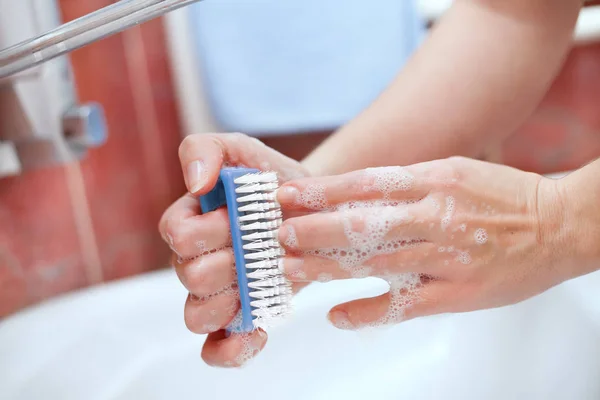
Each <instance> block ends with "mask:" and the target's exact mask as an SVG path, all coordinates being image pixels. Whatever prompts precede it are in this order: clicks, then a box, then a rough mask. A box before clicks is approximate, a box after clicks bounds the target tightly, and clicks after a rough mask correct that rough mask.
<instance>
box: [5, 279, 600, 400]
mask: <svg viewBox="0 0 600 400" xmlns="http://www.w3.org/2000/svg"><path fill="white" fill-rule="evenodd" d="M383 290H385V285H384V284H383V283H382V282H381V281H379V280H376V279H365V280H358V281H347V282H332V283H327V284H315V285H314V286H313V287H310V288H308V289H306V290H305V291H304V292H303V293H301V294H300V295H299V296H297V298H296V300H295V303H296V305H295V307H296V313H295V315H294V317H293V318H292V319H291V320H289V322H287V323H286V324H284V325H281V326H279V327H277V328H274V329H272V330H271V331H270V332H269V333H270V341H269V344H268V345H267V348H266V349H265V351H264V352H263V353H262V354H261V355H260V356H259V357H258V358H257V359H256V360H254V361H253V362H251V363H249V364H248V365H247V366H246V367H245V368H243V369H241V370H226V369H215V368H211V367H208V366H206V365H204V363H203V362H202V360H201V359H200V355H199V354H200V349H201V345H202V343H203V340H204V338H203V337H200V336H197V335H193V334H191V333H189V332H188V331H187V330H186V328H185V326H184V323H183V302H184V299H185V296H186V292H185V290H184V289H183V288H182V287H181V285H180V284H179V282H178V280H177V278H176V276H175V275H174V272H173V271H171V270H168V271H160V272H157V273H152V274H147V275H143V276H139V277H136V278H132V279H129V280H124V281H120V282H117V283H112V284H107V285H104V286H101V287H96V288H92V289H87V290H85V291H81V292H78V293H74V294H70V295H66V296H63V297H60V298H57V299H55V300H52V301H50V302H47V303H44V304H42V305H40V306H37V307H34V308H31V309H28V310H26V311H24V312H22V313H19V314H17V315H15V316H13V317H10V318H7V319H5V320H4V321H2V322H0V398H2V399H12V400H24V399H27V400H30V399H35V400H37V399H44V400H54V399H57V400H71V399H78V400H79V399H86V400H105V399H106V400H108V399H110V400H125V399H127V400H131V399H144V400H153V399H169V400H171V399H191V398H197V399H240V398H245V399H286V400H295V399H310V400H320V399H323V400H325V399H338V398H339V399H344V400H351V399H365V398H373V399H378V400H381V399H394V400H397V399H461V400H465V399H473V400H475V399H477V400H480V399H491V400H495V399H498V400H506V399H544V400H553V399H556V400H558V399H560V400H564V399H578V400H587V399H590V400H592V399H595V400H597V399H599V398H600V380H598V376H600V340H599V339H598V338H600V294H599V293H600V274H591V275H588V276H585V277H582V278H578V279H576V280H572V281H569V282H567V283H565V284H563V285H561V286H558V287H556V288H554V289H552V290H550V291H548V292H546V293H544V294H542V295H540V296H538V297H535V298H533V299H530V300H528V301H525V302H523V303H520V304H518V305H515V306H511V307H505V308H501V309H495V310H488V311H481V312H474V313H468V314H460V315H444V316H438V317H430V318H424V319H420V320H414V321H410V322H407V323H404V324H401V325H398V326H395V327H392V328H386V329H382V330H377V331H372V332H362V333H360V332H359V333H355V332H345V331H339V330H337V329H335V328H333V327H332V326H330V325H329V324H328V323H327V322H326V319H325V313H326V312H327V310H328V309H329V307H331V306H333V305H335V304H337V303H339V302H340V301H344V300H348V299H352V298H356V297H357V296H363V295H371V294H378V293H381V292H382V291H383Z"/></svg>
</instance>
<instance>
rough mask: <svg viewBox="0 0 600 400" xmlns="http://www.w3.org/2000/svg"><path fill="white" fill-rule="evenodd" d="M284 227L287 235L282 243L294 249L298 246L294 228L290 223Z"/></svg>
mask: <svg viewBox="0 0 600 400" xmlns="http://www.w3.org/2000/svg"><path fill="white" fill-rule="evenodd" d="M286 229H287V230H288V232H287V233H288V236H287V238H286V239H285V242H283V244H284V245H285V246H287V247H288V248H290V249H294V248H296V247H298V239H297V237H296V230H295V229H294V227H293V226H291V225H288V226H287V228H286Z"/></svg>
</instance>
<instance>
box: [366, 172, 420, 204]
mask: <svg viewBox="0 0 600 400" xmlns="http://www.w3.org/2000/svg"><path fill="white" fill-rule="evenodd" d="M365 173H366V174H367V175H368V176H372V177H374V178H375V181H374V182H373V185H372V186H370V187H365V189H366V190H367V191H368V190H376V191H378V192H381V193H383V198H384V199H386V200H389V199H390V198H391V194H392V193H394V192H398V191H407V190H410V189H411V188H412V185H413V182H414V176H413V175H412V174H410V173H409V172H408V171H407V170H406V169H405V168H402V167H379V168H368V169H366V170H365Z"/></svg>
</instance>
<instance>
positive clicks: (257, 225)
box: [240, 219, 281, 231]
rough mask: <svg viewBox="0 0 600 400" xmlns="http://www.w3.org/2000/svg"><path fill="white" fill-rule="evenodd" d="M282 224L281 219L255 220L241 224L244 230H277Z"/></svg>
mask: <svg viewBox="0 0 600 400" xmlns="http://www.w3.org/2000/svg"><path fill="white" fill-rule="evenodd" d="M280 226H281V219H276V220H275V221H269V222H254V223H252V224H246V225H242V226H240V229H241V230H243V231H272V230H277V229H279V227H280Z"/></svg>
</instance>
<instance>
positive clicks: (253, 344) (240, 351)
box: [202, 329, 268, 368]
mask: <svg viewBox="0 0 600 400" xmlns="http://www.w3.org/2000/svg"><path fill="white" fill-rule="evenodd" d="M267 338H268V336H267V334H266V332H265V331H263V330H260V329H257V330H256V331H254V332H251V333H244V334H232V335H231V336H229V337H226V335H225V332H224V331H218V332H215V333H211V334H210V335H208V338H207V339H206V342H205V343H204V347H203V349H202V359H203V360H204V361H205V362H206V363H207V364H208V365H211V366H215V367H229V368H235V367H241V366H243V365H244V364H245V363H246V362H247V361H249V360H250V359H252V358H254V357H255V356H256V355H257V354H258V353H260V352H261V350H262V349H263V348H264V347H265V345H266V344H267Z"/></svg>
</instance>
